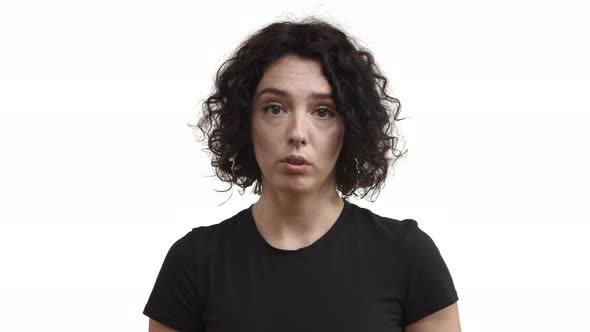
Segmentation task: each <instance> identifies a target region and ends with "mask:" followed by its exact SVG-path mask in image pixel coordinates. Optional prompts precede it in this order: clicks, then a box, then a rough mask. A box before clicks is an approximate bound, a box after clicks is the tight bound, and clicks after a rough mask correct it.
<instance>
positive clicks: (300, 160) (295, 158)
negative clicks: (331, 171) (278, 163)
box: [282, 154, 309, 165]
mask: <svg viewBox="0 0 590 332" xmlns="http://www.w3.org/2000/svg"><path fill="white" fill-rule="evenodd" d="M282 161H283V162H294V163H303V164H305V165H309V161H307V159H305V158H303V157H302V156H298V155H295V154H291V155H288V156H287V157H286V158H285V159H283V160H282Z"/></svg>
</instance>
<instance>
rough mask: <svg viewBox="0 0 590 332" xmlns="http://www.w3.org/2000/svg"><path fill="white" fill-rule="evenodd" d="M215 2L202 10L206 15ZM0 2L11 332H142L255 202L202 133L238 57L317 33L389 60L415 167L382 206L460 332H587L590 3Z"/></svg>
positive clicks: (1, 290) (405, 168)
mask: <svg viewBox="0 0 590 332" xmlns="http://www.w3.org/2000/svg"><path fill="white" fill-rule="evenodd" d="M203 3H205V4H203ZM294 3H295V4H286V3H284V2H280V1H273V2H261V1H248V2H244V3H241V4H231V3H227V2H222V1H213V2H197V1H129V0H117V1H93V2H90V1H22V0H21V1H2V2H1V3H0V50H1V51H0V158H1V160H0V331H1V332H18V331H147V324H148V318H147V317H146V316H143V315H142V310H143V308H144V305H145V303H146V301H147V299H148V296H149V293H150V292H151V289H152V287H153V283H154V281H155V278H156V276H157V273H158V271H159V269H160V266H161V263H162V261H163V259H164V256H165V254H166V252H167V251H168V249H169V248H170V246H171V245H172V243H174V242H175V241H176V240H177V239H179V238H180V237H182V236H184V235H185V234H186V233H187V232H189V231H190V230H191V229H192V228H193V227H196V226H199V225H209V224H214V223H218V222H220V221H221V220H223V219H225V218H227V217H230V216H232V215H234V214H235V213H237V212H238V211H239V210H241V209H243V208H246V207H248V206H249V205H250V204H251V203H253V202H254V201H255V200H256V198H257V196H255V195H253V194H251V188H250V189H248V190H247V191H246V195H244V196H240V195H239V194H238V193H237V190H235V189H234V193H233V196H232V198H231V199H230V200H229V201H228V202H227V203H226V204H224V205H221V206H220V204H221V203H223V202H224V201H226V200H227V199H228V198H229V196H230V193H229V192H227V193H216V192H215V191H214V190H222V189H225V188H227V186H226V185H225V184H223V183H221V182H219V181H217V180H215V179H214V178H213V177H209V175H211V174H212V171H211V168H210V166H209V160H208V156H207V155H206V154H205V153H204V152H203V151H202V148H203V146H202V145H201V144H200V143H199V142H198V141H197V140H196V136H194V134H193V131H192V130H191V128H190V127H189V126H188V124H189V123H195V122H196V120H197V118H198V115H199V114H200V109H201V108H200V107H201V106H200V104H201V102H202V100H203V99H204V98H205V97H206V96H207V95H208V93H210V91H211V88H212V86H213V77H214V75H215V72H216V71H217V68H218V67H219V66H220V65H221V64H222V62H223V60H225V59H226V58H227V57H228V56H229V55H230V54H231V52H232V51H233V50H234V49H235V47H237V45H238V44H239V42H241V41H242V40H243V39H244V38H246V37H247V35H248V34H250V33H253V32H254V31H256V30H257V29H260V28H262V27H263V26H264V25H266V24H269V23H271V22H273V21H275V20H278V19H289V18H303V17H305V16H306V15H308V14H313V15H316V16H318V17H320V18H324V19H327V20H329V21H331V22H333V23H336V24H338V25H339V26H340V27H341V28H343V29H345V30H346V31H347V32H349V33H351V34H352V35H353V36H355V37H356V38H357V39H358V40H359V41H360V42H361V43H362V44H363V45H364V46H366V47H368V48H369V49H370V50H371V51H372V52H373V54H374V55H375V57H376V59H377V61H378V64H379V65H380V66H381V68H382V70H383V71H384V73H385V74H386V76H387V77H388V79H389V80H390V87H391V90H390V92H391V93H392V94H393V95H394V96H395V97H397V98H399V99H400V101H401V104H402V111H401V113H400V116H401V117H408V119H406V120H403V121H401V122H399V130H400V132H401V133H402V134H403V139H404V140H405V141H406V148H407V149H408V154H407V156H406V158H404V159H401V160H400V161H398V163H396V164H395V169H394V174H393V175H391V177H390V178H389V180H388V182H387V184H386V186H385V188H384V189H383V190H382V192H381V195H380V196H379V197H378V199H377V201H376V202H374V203H370V202H368V201H366V200H364V201H355V200H352V202H355V203H356V204H358V205H360V206H364V207H369V208H370V209H371V210H372V211H373V212H375V213H378V214H380V215H385V216H388V217H392V218H397V219H402V218H413V219H415V220H417V221H418V223H419V226H420V227H421V229H423V230H424V231H425V232H426V233H428V234H429V235H430V236H431V237H432V238H433V240H434V241H435V243H436V244H437V245H438V247H439V249H440V251H441V253H442V255H443V257H444V259H445V261H446V263H447V265H448V267H449V269H450V271H451V273H452V275H453V279H454V282H455V285H456V288H457V291H458V294H459V298H460V299H459V310H460V317H461V323H462V327H463V330H464V331H479V332H485V331H570V330H576V331H579V330H582V329H584V328H585V327H586V326H587V318H586V315H587V311H588V304H587V303H588V297H589V296H590V291H589V286H588V280H590V273H589V272H588V254H587V253H588V252H590V246H589V245H588V243H587V242H586V240H587V237H588V231H587V227H586V223H588V222H589V221H590V213H589V212H588V207H587V206H585V205H584V204H585V203H588V202H589V201H590V200H589V196H590V195H589V189H588V188H589V185H590V181H589V176H588V170H589V169H590V165H589V161H588V156H587V154H588V143H589V142H590V134H589V133H588V131H587V130H586V129H587V127H588V125H589V121H588V120H590V117H589V116H588V114H589V112H590V102H589V101H588V97H589V92H590V79H589V77H590V65H589V61H588V59H590V51H589V42H588V40H589V37H588V31H590V21H589V20H588V17H589V14H590V12H589V10H587V9H586V8H585V7H584V5H583V1H578V2H575V1H493V2H492V1H487V2H483V1H404V2H398V1H392V2H389V4H386V2H379V3H378V2H371V1H361V2H358V1H355V2H354V5H350V4H347V3H345V2H340V1H338V2H337V1H323V2H313V1H296V2H294Z"/></svg>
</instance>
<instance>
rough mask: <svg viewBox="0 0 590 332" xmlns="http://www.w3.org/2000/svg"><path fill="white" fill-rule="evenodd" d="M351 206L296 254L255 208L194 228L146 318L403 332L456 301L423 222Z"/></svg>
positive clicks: (210, 329)
mask: <svg viewBox="0 0 590 332" xmlns="http://www.w3.org/2000/svg"><path fill="white" fill-rule="evenodd" d="M344 202H345V204H344V208H343V210H342V212H341V213H340V215H339V217H338V219H337V220H336V222H335V223H334V224H333V225H332V227H331V228H330V229H329V230H328V232H326V233H325V234H324V235H323V236H322V237H320V238H319V239H318V240H317V241H315V242H314V243H312V244H311V245H309V246H307V247H303V248H300V249H297V250H285V249H279V248H275V247H273V246H271V245H270V244H269V243H268V242H266V240H265V239H264V237H262V235H261V234H260V233H259V231H258V228H257V226H256V224H255V222H254V219H253V217H252V210H251V208H252V206H250V207H249V208H247V209H244V210H242V211H240V212H239V213H237V214H236V215H234V216H233V217H231V218H229V219H226V220H224V221H222V222H220V223H218V224H213V225H209V226H199V227H196V228H194V229H192V230H191V231H190V232H189V233H187V234H186V235H185V236H183V237H182V238H180V239H179V240H177V241H176V242H175V243H174V244H173V245H172V246H171V248H170V250H169V252H168V254H167V255H166V258H165V259H164V262H163V264H162V267H161V269H160V272H159V274H158V276H157V279H156V282H155V285H154V288H153V290H152V292H151V294H150V296H149V299H148V302H147V304H146V306H145V308H144V311H143V314H145V315H146V316H148V317H150V318H152V319H154V320H156V321H159V322H160V323H162V324H165V325H168V326H170V327H172V328H174V329H177V330H180V331H182V332H189V331H207V332H235V331H241V332H248V331H253V332H254V331H255V332H265V331H269V332H271V331H272V332H276V331H281V332H283V331H286V332H289V331H296V332H303V331H305V332H312V331H322V332H325V331H343V332H345V331H351V332H353V331H354V332H360V331H363V332H365V331H371V332H386V331H387V332H401V331H404V326H406V325H407V324H410V323H412V322H415V321H417V320H419V319H421V318H424V317H426V316H428V315H429V314H432V313H434V312H436V311H438V310H440V309H443V308H445V307H447V306H449V305H451V304H453V303H455V302H457V300H458V299H459V298H458V296H457V291H456V290H455V286H454V284H453V280H452V278H451V275H450V273H449V270H448V268H447V266H446V264H445V262H444V260H443V258H442V256H441V254H440V252H439V250H438V248H437V247H436V245H435V244H434V242H433V241H432V239H431V238H430V237H429V236H428V235H427V234H426V233H424V232H423V231H422V230H421V229H420V228H418V225H417V223H416V221H415V220H413V219H405V220H402V221H399V220H395V219H390V218H386V217H381V216H379V215H377V214H374V213H373V212H371V211H370V210H368V209H365V208H361V207H359V206H357V205H355V204H354V203H350V202H347V201H344Z"/></svg>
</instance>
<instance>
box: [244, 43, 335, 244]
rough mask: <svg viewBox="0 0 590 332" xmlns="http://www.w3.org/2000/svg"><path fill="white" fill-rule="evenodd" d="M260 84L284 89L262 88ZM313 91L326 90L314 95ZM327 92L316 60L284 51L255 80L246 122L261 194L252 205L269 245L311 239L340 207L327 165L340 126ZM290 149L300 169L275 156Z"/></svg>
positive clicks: (332, 158)
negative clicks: (299, 159)
mask: <svg viewBox="0 0 590 332" xmlns="http://www.w3.org/2000/svg"><path fill="white" fill-rule="evenodd" d="M267 88H274V89H279V90H282V91H284V93H276V92H263V90H265V89H267ZM261 92H263V93H262V94H260V93H261ZM312 93H320V94H324V95H325V96H324V97H322V98H313V97H310V94H312ZM331 93H332V87H331V86H330V84H329V82H328V80H327V79H326V78H325V77H324V75H323V74H322V69H321V65H320V63H319V61H317V60H313V59H307V58H301V57H299V56H297V55H291V54H289V55H286V56H284V57H283V58H281V59H279V60H277V61H276V62H275V63H273V64H272V65H270V66H269V67H268V68H267V69H266V71H265V73H264V75H263V77H262V79H261V80H260V82H259V84H258V86H257V88H256V91H255V95H254V96H255V97H254V99H253V102H252V116H251V124H252V126H251V127H252V144H253V147H254V153H255V155H256V161H257V162H258V165H259V167H260V169H261V172H262V194H261V196H260V198H259V200H258V201H257V202H256V203H255V204H254V205H253V208H252V213H253V216H254V219H255V221H256V225H257V227H258V229H259V231H260V233H261V235H262V236H263V237H264V238H265V239H266V240H267V242H269V244H271V245H273V246H274V247H277V248H281V249H289V250H294V249H298V248H301V247H305V246H308V245H310V244H312V243H313V242H315V241H316V240H317V239H318V238H320V237H321V236H322V235H323V234H325V233H326V232H327V231H328V230H329V229H330V228H331V226H332V225H333V224H334V222H335V221H336V219H337V218H338V215H339V214H340V212H341V211H342V208H343V207H344V202H343V200H342V198H341V197H340V196H339V195H338V192H337V191H336V174H335V169H334V166H335V165H336V161H337V159H338V156H339V154H340V150H341V148H342V142H343V139H344V131H345V129H344V124H343V120H342V117H341V116H340V115H339V114H338V113H337V111H336V105H335V102H334V100H333V99H332V98H331ZM289 154H297V155H301V156H303V157H304V158H305V159H307V161H308V162H310V164H311V165H309V166H308V167H307V170H306V172H305V174H290V173H288V172H287V171H286V167H285V165H284V163H282V160H283V159H284V158H285V157H286V156H288V155H289Z"/></svg>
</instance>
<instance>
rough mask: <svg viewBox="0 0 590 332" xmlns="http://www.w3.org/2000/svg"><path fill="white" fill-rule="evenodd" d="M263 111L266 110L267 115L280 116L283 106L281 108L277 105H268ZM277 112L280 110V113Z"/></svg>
mask: <svg viewBox="0 0 590 332" xmlns="http://www.w3.org/2000/svg"><path fill="white" fill-rule="evenodd" d="M262 109H263V110H264V111H265V112H266V113H271V114H273V115H278V114H279V113H280V112H281V110H282V108H281V106H279V105H277V104H271V105H267V106H265V107H263V108H262ZM269 110H270V111H269ZM277 110H278V112H275V111H277Z"/></svg>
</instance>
